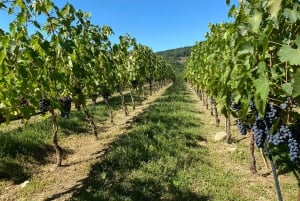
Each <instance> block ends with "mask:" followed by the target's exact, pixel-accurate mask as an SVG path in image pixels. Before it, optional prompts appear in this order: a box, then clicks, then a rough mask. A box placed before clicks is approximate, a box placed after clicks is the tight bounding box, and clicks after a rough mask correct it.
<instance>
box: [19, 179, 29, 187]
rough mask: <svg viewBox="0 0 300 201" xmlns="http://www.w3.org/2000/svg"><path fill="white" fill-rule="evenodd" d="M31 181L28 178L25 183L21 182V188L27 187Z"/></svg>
mask: <svg viewBox="0 0 300 201" xmlns="http://www.w3.org/2000/svg"><path fill="white" fill-rule="evenodd" d="M28 183H29V181H28V180H26V181H24V182H23V183H21V184H20V186H21V188H25V186H26V185H27V184H28Z"/></svg>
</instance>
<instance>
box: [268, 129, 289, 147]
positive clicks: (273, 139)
mask: <svg viewBox="0 0 300 201" xmlns="http://www.w3.org/2000/svg"><path fill="white" fill-rule="evenodd" d="M290 136H291V131H290V129H289V128H288V127H287V126H286V125H280V127H279V130H278V131H277V132H276V133H275V134H273V135H268V136H267V140H268V142H269V143H272V144H274V145H279V144H283V143H284V142H286V140H287V139H288V138H289V137H290Z"/></svg>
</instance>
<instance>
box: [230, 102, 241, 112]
mask: <svg viewBox="0 0 300 201" xmlns="http://www.w3.org/2000/svg"><path fill="white" fill-rule="evenodd" d="M230 108H231V109H232V110H233V111H234V112H237V111H239V110H240V109H241V103H234V102H231V103H230Z"/></svg>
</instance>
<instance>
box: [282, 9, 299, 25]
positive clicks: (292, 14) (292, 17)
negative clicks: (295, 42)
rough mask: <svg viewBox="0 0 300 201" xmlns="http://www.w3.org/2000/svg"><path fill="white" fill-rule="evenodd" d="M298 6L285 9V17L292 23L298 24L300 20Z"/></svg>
mask: <svg viewBox="0 0 300 201" xmlns="http://www.w3.org/2000/svg"><path fill="white" fill-rule="evenodd" d="M298 8H299V6H298V5H294V7H293V9H289V8H285V9H284V11H283V15H284V16H285V17H286V18H288V19H289V21H290V23H296V22H297V20H298V19H300V13H299V12H298Z"/></svg>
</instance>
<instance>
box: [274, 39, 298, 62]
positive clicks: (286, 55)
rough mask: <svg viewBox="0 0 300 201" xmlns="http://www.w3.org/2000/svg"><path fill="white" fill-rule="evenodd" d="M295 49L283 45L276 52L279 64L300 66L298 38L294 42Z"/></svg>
mask: <svg viewBox="0 0 300 201" xmlns="http://www.w3.org/2000/svg"><path fill="white" fill-rule="evenodd" d="M295 43H296V45H297V48H296V49H294V48H292V47H290V46H289V45H283V46H282V47H281V48H280V50H279V51H278V56H279V59H280V61H281V62H289V63H290V64H291V65H300V49H299V47H300V36H298V37H297V38H296V41H295Z"/></svg>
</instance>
